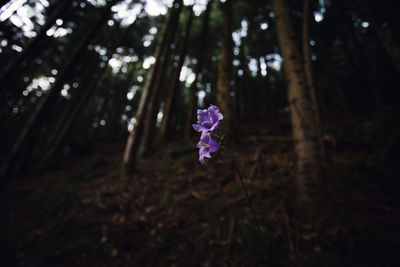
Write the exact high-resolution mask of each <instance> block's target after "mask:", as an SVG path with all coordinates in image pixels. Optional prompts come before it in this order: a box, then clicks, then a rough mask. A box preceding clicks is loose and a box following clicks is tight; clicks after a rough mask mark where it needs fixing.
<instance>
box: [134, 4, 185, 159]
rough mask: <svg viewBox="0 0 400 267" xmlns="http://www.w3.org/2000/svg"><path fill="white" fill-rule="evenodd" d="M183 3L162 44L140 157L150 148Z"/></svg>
mask: <svg viewBox="0 0 400 267" xmlns="http://www.w3.org/2000/svg"><path fill="white" fill-rule="evenodd" d="M182 6H183V3H179V7H178V8H177V10H176V12H175V13H174V20H173V23H172V24H171V29H169V34H168V35H167V36H168V38H167V43H166V45H165V46H164V49H163V52H162V56H161V60H160V64H161V66H160V70H159V72H158V73H157V76H156V80H155V83H154V89H153V90H152V93H151V97H150V101H149V104H148V106H147V113H146V118H145V123H144V129H143V139H142V141H141V143H140V145H139V151H138V156H139V157H141V156H143V155H146V154H147V153H148V152H149V151H150V150H151V148H152V144H153V139H154V131H155V128H156V121H157V115H158V112H159V108H160V103H161V99H162V97H161V96H162V92H161V89H162V88H163V87H164V84H163V83H164V77H165V73H167V67H168V64H169V62H170V54H171V48H170V44H171V43H172V42H174V39H175V35H176V32H177V27H178V24H179V15H180V12H181V10H182Z"/></svg>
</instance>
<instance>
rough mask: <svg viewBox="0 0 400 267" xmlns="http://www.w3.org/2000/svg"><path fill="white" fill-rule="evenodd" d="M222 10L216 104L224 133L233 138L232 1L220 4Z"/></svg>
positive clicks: (228, 0)
mask: <svg viewBox="0 0 400 267" xmlns="http://www.w3.org/2000/svg"><path fill="white" fill-rule="evenodd" d="M220 5H221V9H222V12H223V23H222V29H221V31H222V32H221V42H222V45H221V59H220V61H219V65H218V80H217V105H218V107H219V109H220V111H221V113H222V114H223V115H224V120H223V122H222V124H221V128H222V130H223V131H224V133H225V134H227V135H228V136H231V137H232V138H233V139H235V131H234V117H235V112H234V110H233V100H232V97H231V95H230V92H231V87H230V80H231V72H232V30H231V25H232V1H231V0H227V1H226V2H225V3H222V4H220Z"/></svg>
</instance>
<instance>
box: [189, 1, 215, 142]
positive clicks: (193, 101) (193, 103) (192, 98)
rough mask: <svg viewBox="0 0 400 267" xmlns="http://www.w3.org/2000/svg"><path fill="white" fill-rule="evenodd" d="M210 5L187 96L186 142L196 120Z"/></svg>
mask: <svg viewBox="0 0 400 267" xmlns="http://www.w3.org/2000/svg"><path fill="white" fill-rule="evenodd" d="M212 3H213V0H209V1H208V3H207V7H206V11H205V12H204V14H203V26H202V27H203V28H202V32H201V37H200V38H201V39H200V40H199V50H198V52H197V60H198V62H197V65H196V70H195V75H196V78H195V80H194V81H193V83H192V85H191V86H190V95H189V106H188V113H187V117H186V125H185V130H184V131H185V132H184V136H185V139H186V140H188V141H189V140H190V139H191V137H192V135H193V133H194V131H193V128H192V124H193V123H195V118H196V114H197V113H196V107H197V97H196V91H197V89H196V88H197V82H198V81H199V80H200V79H199V76H200V73H201V72H202V70H203V65H204V51H205V49H206V45H207V34H208V28H209V21H210V13H211V8H212Z"/></svg>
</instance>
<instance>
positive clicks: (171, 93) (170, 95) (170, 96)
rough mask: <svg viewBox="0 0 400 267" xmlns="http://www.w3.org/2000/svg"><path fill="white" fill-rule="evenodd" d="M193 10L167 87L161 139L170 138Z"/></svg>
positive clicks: (160, 133)
mask: <svg viewBox="0 0 400 267" xmlns="http://www.w3.org/2000/svg"><path fill="white" fill-rule="evenodd" d="M192 20H193V10H191V11H190V15H189V18H188V21H187V25H186V31H185V35H184V37H183V41H182V42H181V52H180V54H179V61H178V65H177V67H176V68H175V69H174V71H173V73H172V77H171V81H170V84H169V87H168V89H167V99H166V101H165V107H164V115H163V119H162V122H161V126H160V132H159V139H160V140H167V139H168V126H169V122H170V118H171V111H172V104H173V101H174V98H175V91H176V87H177V85H178V81H179V75H180V73H181V70H182V66H183V63H184V61H185V57H186V51H187V46H188V42H189V35H190V28H191V26H192Z"/></svg>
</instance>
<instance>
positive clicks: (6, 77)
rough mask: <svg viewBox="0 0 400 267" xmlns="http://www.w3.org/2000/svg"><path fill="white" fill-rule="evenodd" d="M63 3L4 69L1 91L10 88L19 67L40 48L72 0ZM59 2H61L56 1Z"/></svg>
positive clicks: (0, 79)
mask: <svg viewBox="0 0 400 267" xmlns="http://www.w3.org/2000/svg"><path fill="white" fill-rule="evenodd" d="M62 1H63V2H62V4H61V5H60V6H59V7H58V8H57V9H56V10H55V11H54V12H53V14H52V15H51V16H50V17H49V18H48V19H47V22H46V24H44V25H43V26H42V27H41V28H40V30H39V32H38V33H37V35H36V37H35V38H34V39H32V40H31V41H30V42H29V43H28V44H27V45H26V47H25V48H24V50H23V51H22V52H21V53H19V54H18V55H17V56H16V57H15V58H14V59H13V61H11V62H10V63H9V64H8V65H7V66H6V67H5V69H4V71H3V72H2V73H1V75H0V85H1V91H4V89H5V88H8V85H10V83H11V82H12V80H13V78H14V76H15V75H16V74H17V72H18V69H19V68H20V67H21V65H22V64H23V62H24V61H25V60H26V59H28V58H30V57H31V55H32V54H33V53H34V52H35V50H37V49H38V47H39V44H40V43H41V42H42V41H43V39H45V37H46V32H47V31H48V30H49V29H50V27H52V26H53V25H54V24H55V22H56V20H57V19H59V18H61V17H63V16H64V14H65V13H66V10H67V9H68V8H69V6H71V1H69V0H62ZM56 4H59V3H56Z"/></svg>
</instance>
